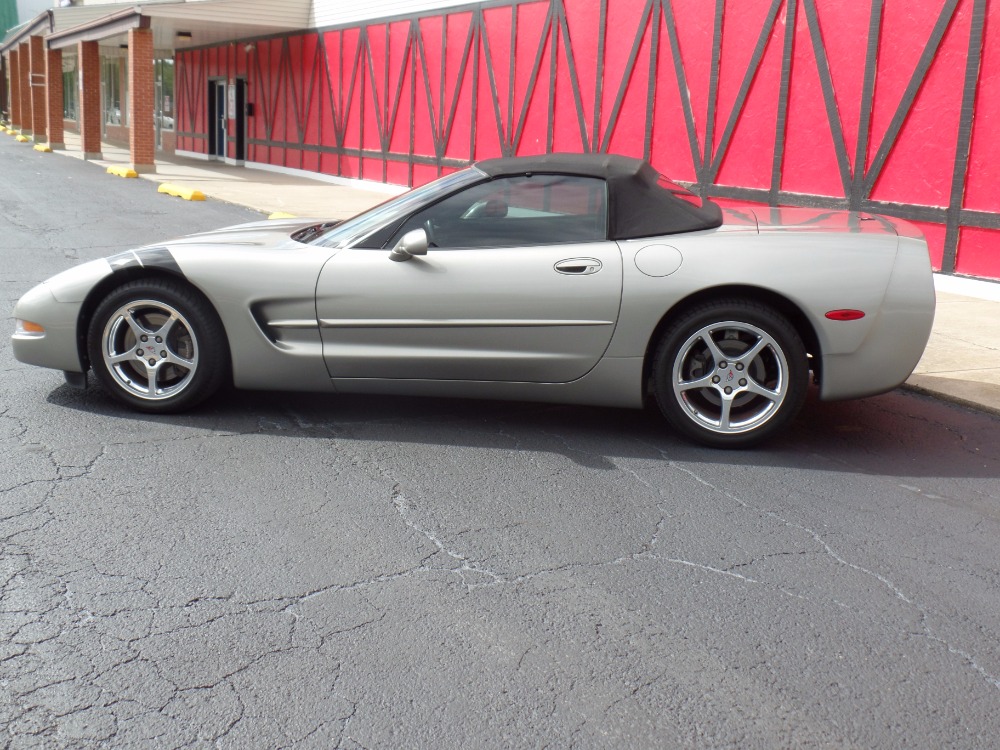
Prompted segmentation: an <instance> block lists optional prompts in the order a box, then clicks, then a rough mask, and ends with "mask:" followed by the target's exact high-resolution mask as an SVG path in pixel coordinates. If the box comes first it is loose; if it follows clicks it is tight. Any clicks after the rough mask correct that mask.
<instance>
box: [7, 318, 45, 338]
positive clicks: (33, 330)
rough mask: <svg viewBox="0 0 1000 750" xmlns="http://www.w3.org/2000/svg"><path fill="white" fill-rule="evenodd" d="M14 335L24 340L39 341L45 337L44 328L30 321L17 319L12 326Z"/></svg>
mask: <svg viewBox="0 0 1000 750" xmlns="http://www.w3.org/2000/svg"><path fill="white" fill-rule="evenodd" d="M14 335H15V336H20V337H21V338H26V339H40V338H42V337H43V336H45V327H44V326H41V325H39V324H38V323H32V322H31V321H30V320H21V319H20V318H18V319H17V321H16V323H15V325H14Z"/></svg>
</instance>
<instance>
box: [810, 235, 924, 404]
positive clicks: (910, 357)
mask: <svg viewBox="0 0 1000 750" xmlns="http://www.w3.org/2000/svg"><path fill="white" fill-rule="evenodd" d="M934 304H935V298H934V278H933V275H932V273H931V265H930V259H929V256H928V254H927V243H926V242H924V240H923V238H922V237H913V236H908V235H906V234H904V233H901V235H900V237H899V250H898V252H897V254H896V261H895V264H894V266H893V270H892V275H891V277H890V279H889V284H888V287H887V288H886V292H885V297H884V299H883V301H882V305H881V307H880V309H879V312H878V316H877V317H876V319H875V320H874V321H873V323H872V325H871V328H870V329H869V331H868V335H867V336H866V337H865V339H864V341H863V342H862V343H861V345H860V346H859V347H858V348H857V349H856V350H855V351H853V352H851V353H849V354H835V355H827V356H824V357H823V376H822V383H821V385H820V398H821V399H822V400H824V401H836V400H840V399H848V398H862V397H865V396H874V395H876V394H878V393H885V392H886V391H891V390H892V389H893V388H896V387H897V386H899V385H901V384H902V383H903V382H904V381H905V380H906V379H907V378H908V377H909V376H910V373H912V372H913V368H915V367H916V366H917V363H918V362H919V361H920V357H921V356H922V355H923V353H924V348H925V347H926V346H927V341H928V339H929V338H930V335H931V327H932V326H933V323H934Z"/></svg>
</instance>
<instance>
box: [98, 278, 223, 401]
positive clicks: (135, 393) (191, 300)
mask: <svg viewBox="0 0 1000 750" xmlns="http://www.w3.org/2000/svg"><path fill="white" fill-rule="evenodd" d="M87 351H88V354H89V355H90V364H91V367H92V368H93V370H94V375H95V376H96V377H97V380H98V382H100V384H101V386H102V387H103V388H104V390H105V391H107V392H108V393H109V394H110V395H111V396H112V397H114V398H115V399H117V400H118V401H121V402H122V403H124V404H127V405H128V406H130V407H132V408H133V409H137V410H139V411H145V412H154V413H172V412H179V411H184V410H186V409H190V408H192V407H193V406H196V405H197V404H199V403H201V402H202V401H203V400H205V399H206V398H208V397H209V396H211V395H212V394H213V393H214V392H215V391H216V390H218V388H219V387H220V386H221V385H222V383H223V382H224V379H225V377H226V374H227V373H228V364H229V355H228V352H229V349H228V346H227V343H226V337H225V334H224V331H223V328H222V323H221V322H220V321H219V318H218V315H216V313H215V310H214V309H212V306H211V305H210V304H209V303H208V302H207V301H206V300H205V299H204V298H203V297H202V296H201V295H200V294H198V293H197V292H196V291H194V290H193V289H191V288H189V287H187V286H185V285H183V284H181V283H178V282H174V281H170V280H167V279H148V280H143V281H133V282H129V283H127V284H124V285H122V286H120V287H118V288H117V289H115V290H114V291H113V292H112V293H111V294H110V295H109V296H108V297H107V298H105V300H104V301H103V302H101V304H100V305H98V307H97V310H96V311H95V312H94V315H93V317H92V318H91V320H90V326H89V328H88V333H87Z"/></svg>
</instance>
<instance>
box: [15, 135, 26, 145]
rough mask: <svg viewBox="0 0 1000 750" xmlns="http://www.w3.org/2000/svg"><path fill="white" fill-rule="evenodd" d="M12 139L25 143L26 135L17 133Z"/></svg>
mask: <svg viewBox="0 0 1000 750" xmlns="http://www.w3.org/2000/svg"><path fill="white" fill-rule="evenodd" d="M14 140H16V141H17V142H18V143H27V142H28V138H27V136H23V135H19V136H18V137H17V138H15V139H14Z"/></svg>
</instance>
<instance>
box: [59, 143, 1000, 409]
mask: <svg viewBox="0 0 1000 750" xmlns="http://www.w3.org/2000/svg"><path fill="white" fill-rule="evenodd" d="M66 146H67V150H65V151H58V152H55V153H59V154H63V155H66V156H71V157H76V158H82V154H81V152H80V143H79V136H76V135H75V134H72V133H67V134H66ZM102 154H103V156H104V159H103V160H101V161H95V162H94V163H95V164H98V165H101V166H103V167H110V166H122V165H126V164H128V163H129V153H128V149H127V148H122V147H117V146H113V145H110V144H107V143H104V144H102ZM156 169H157V171H156V173H155V174H146V175H140V177H141V178H142V179H146V180H152V181H154V182H159V183H173V184H177V185H181V186H183V187H185V188H192V189H197V190H200V191H201V192H202V193H203V194H204V195H205V196H206V197H208V198H213V199H215V200H221V201H225V202H227V203H235V204H238V205H242V206H247V207H248V208H252V209H255V210H257V211H261V212H262V213H264V214H271V213H275V212H283V213H288V214H292V215H295V216H304V217H315V218H327V219H345V218H348V217H350V216H353V215H354V214H356V213H359V212H360V211H363V210H365V209H367V208H370V207H371V206H373V205H375V204H377V203H381V202H382V201H384V200H386V199H387V198H389V197H391V196H392V195H397V194H399V193H401V192H403V190H404V189H403V188H398V187H395V186H387V185H382V184H380V183H362V182H359V181H356V180H338V179H337V178H325V177H322V178H311V177H306V176H300V175H290V174H285V173H279V172H274V171H269V170H264V169H257V168H248V167H236V166H230V165H227V164H222V163H220V162H216V161H207V160H201V159H191V158H185V157H173V156H172V157H170V158H169V159H162V160H161V159H158V160H157V162H156ZM106 179H109V180H112V179H121V178H118V177H114V176H112V175H107V177H106ZM164 199H165V200H167V199H168V198H167V197H165V198H164ZM170 200H176V199H174V198H170ZM934 281H935V286H936V288H937V291H938V297H937V313H936V315H935V319H934V330H933V332H932V333H931V338H930V341H929V342H928V344H927V350H926V351H925V353H924V356H923V358H922V359H921V360H920V363H919V364H918V365H917V368H916V370H915V371H914V373H913V375H911V376H910V379H909V380H908V381H907V382H906V387H909V388H911V389H913V390H915V391H920V392H923V393H928V394H931V395H933V396H936V397H938V398H942V399H945V400H948V401H952V402H956V403H959V404H963V405H966V406H971V407H973V408H977V409H982V410H985V411H989V412H991V413H993V414H997V415H1000V283H992V282H988V281H976V280H972V279H965V278H961V277H955V276H943V275H940V274H938V275H935V279H934Z"/></svg>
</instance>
